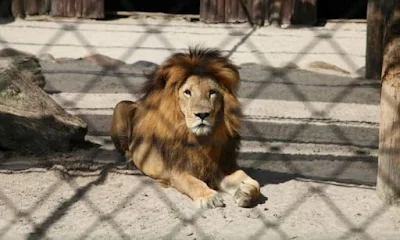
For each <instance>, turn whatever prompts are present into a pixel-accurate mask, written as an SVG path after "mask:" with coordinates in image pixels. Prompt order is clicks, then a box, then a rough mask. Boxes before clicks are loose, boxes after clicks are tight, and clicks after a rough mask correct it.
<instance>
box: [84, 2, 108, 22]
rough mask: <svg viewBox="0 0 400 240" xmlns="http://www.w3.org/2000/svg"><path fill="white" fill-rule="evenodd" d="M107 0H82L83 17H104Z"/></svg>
mask: <svg viewBox="0 0 400 240" xmlns="http://www.w3.org/2000/svg"><path fill="white" fill-rule="evenodd" d="M104 1H105V0H82V17H84V18H94V19H100V18H104Z"/></svg>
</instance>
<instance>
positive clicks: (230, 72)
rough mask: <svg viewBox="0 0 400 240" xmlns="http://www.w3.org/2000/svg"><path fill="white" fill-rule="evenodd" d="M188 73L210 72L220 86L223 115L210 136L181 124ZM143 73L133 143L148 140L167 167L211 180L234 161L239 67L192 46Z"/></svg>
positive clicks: (215, 52)
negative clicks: (201, 136)
mask: <svg viewBox="0 0 400 240" xmlns="http://www.w3.org/2000/svg"><path fill="white" fill-rule="evenodd" d="M192 75H196V76H200V77H211V78H213V79H214V80H215V81H216V82H217V83H218V84H219V85H220V87H221V88H222V89H223V93H222V94H223V98H222V99H223V108H222V112H221V113H220V119H221V120H220V121H219V122H218V123H217V124H216V126H215V127H214V130H213V133H212V135H211V139H210V138H209V139H205V140H202V139H199V138H196V137H195V136H194V135H193V134H192V133H191V132H190V130H189V129H188V128H187V127H186V125H184V124H183V122H184V115H183V113H182V112H181V110H180V107H179V103H178V89H179V87H180V86H182V84H184V82H185V81H186V79H187V78H188V77H189V76H192ZM147 78H148V80H147V82H146V84H145V86H144V88H143V90H142V94H143V95H142V98H141V99H140V106H141V107H140V108H138V110H137V112H136V115H135V117H134V119H133V124H132V126H133V128H132V129H131V136H132V139H133V140H134V142H135V144H134V145H136V144H140V143H141V142H143V141H151V144H155V145H156V146H157V148H158V149H159V150H160V152H161V154H162V157H163V160H164V164H165V166H166V167H167V169H169V170H172V171H177V172H182V171H187V172H189V173H191V174H193V175H194V176H195V177H197V178H199V179H202V180H203V181H205V182H206V183H208V184H209V185H215V184H216V182H217V181H218V180H219V178H220V177H221V173H229V172H230V171H232V170H233V169H234V168H235V167H236V166H237V165H236V164H237V163H236V158H237V151H238V148H239V143H240V135H239V129H240V117H241V111H240V104H239V102H238V99H237V97H236V94H237V90H238V88H239V83H240V76H239V72H238V70H237V67H236V66H235V65H233V64H232V63H231V61H230V60H229V59H228V58H227V57H225V56H223V55H222V54H221V52H220V51H218V50H215V49H204V48H199V47H195V48H189V50H188V52H186V53H176V54H173V55H172V56H170V57H169V58H168V59H166V61H165V62H164V63H163V64H161V65H160V66H159V67H158V68H157V69H156V70H155V71H154V72H153V73H151V74H149V75H148V76H147Z"/></svg>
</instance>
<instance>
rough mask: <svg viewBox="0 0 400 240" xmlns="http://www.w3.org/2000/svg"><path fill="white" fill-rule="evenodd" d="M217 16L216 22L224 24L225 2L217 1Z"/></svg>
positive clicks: (222, 0)
mask: <svg viewBox="0 0 400 240" xmlns="http://www.w3.org/2000/svg"><path fill="white" fill-rule="evenodd" d="M216 13H217V16H216V19H215V20H216V22H218V23H224V22H225V0H217V11H216Z"/></svg>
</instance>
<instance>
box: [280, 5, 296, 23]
mask: <svg viewBox="0 0 400 240" xmlns="http://www.w3.org/2000/svg"><path fill="white" fill-rule="evenodd" d="M281 1H282V3H281V4H282V6H281V27H284V28H285V27H288V26H290V25H291V23H292V16H293V12H294V3H295V2H294V1H295V0H281Z"/></svg>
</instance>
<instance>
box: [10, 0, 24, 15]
mask: <svg viewBox="0 0 400 240" xmlns="http://www.w3.org/2000/svg"><path fill="white" fill-rule="evenodd" d="M24 5H25V1H24V0H12V3H11V12H12V15H13V16H14V18H25V7H24Z"/></svg>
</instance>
